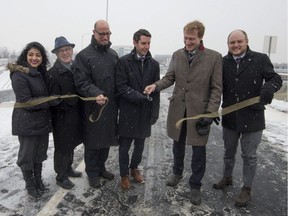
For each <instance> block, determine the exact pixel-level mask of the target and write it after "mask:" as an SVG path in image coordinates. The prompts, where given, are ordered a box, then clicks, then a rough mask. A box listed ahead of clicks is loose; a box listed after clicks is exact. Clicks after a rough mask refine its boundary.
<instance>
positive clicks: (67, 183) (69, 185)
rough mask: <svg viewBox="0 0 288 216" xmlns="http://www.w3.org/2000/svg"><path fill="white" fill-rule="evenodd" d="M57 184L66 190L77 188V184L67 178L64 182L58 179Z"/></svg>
mask: <svg viewBox="0 0 288 216" xmlns="http://www.w3.org/2000/svg"><path fill="white" fill-rule="evenodd" d="M56 184H57V185H59V186H60V187H62V188H64V189H66V190H71V189H72V188H73V187H74V186H75V184H74V183H73V182H71V181H70V180H69V179H68V178H65V179H63V180H57V179H56Z"/></svg>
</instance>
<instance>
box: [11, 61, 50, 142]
mask: <svg viewBox="0 0 288 216" xmlns="http://www.w3.org/2000/svg"><path fill="white" fill-rule="evenodd" d="M8 68H9V70H10V72H11V74H10V78H11V83H12V88H13V91H14V93H15V96H16V102H20V103H21V102H31V101H33V100H35V99H40V98H43V97H47V96H48V94H47V89H46V85H45V81H44V78H43V76H42V74H41V73H40V72H39V71H37V70H36V69H30V71H29V72H28V73H26V72H25V71H24V70H22V69H19V66H17V65H10V66H8ZM26 69H27V68H26ZM51 131H52V124H51V113H50V110H49V106H48V103H47V102H45V103H41V104H39V105H35V106H30V107H27V108H14V109H13V113H12V134H13V135H19V136H38V135H44V134H47V133H50V132H51Z"/></svg>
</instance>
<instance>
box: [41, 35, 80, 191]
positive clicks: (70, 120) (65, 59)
mask: <svg viewBox="0 0 288 216" xmlns="http://www.w3.org/2000/svg"><path fill="white" fill-rule="evenodd" d="M74 46H75V44H73V43H69V42H68V41H67V39H66V38H65V37H63V36H60V37H57V38H56V39H55V47H54V49H53V50H52V53H54V54H56V55H57V60H56V62H55V63H54V65H53V67H52V68H50V69H49V70H48V72H47V75H46V85H47V89H48V93H49V95H53V96H61V95H62V96H63V95H73V94H76V89H75V84H74V80H73V74H72V72H71V65H72V62H73V59H72V57H73V48H74ZM49 103H50V109H51V113H52V125H53V139H54V148H55V151H54V170H55V172H56V173H57V176H56V184H57V185H59V186H60V187H62V188H64V189H72V188H73V187H74V183H73V182H72V181H70V180H69V179H68V177H81V176H82V173H81V172H78V171H75V170H73V169H72V164H73V158H74V149H75V147H76V146H78V145H79V144H81V143H82V142H83V120H82V119H83V118H82V115H83V114H82V109H81V100H80V99H79V98H77V97H73V98H65V99H55V100H52V101H50V102H49Z"/></svg>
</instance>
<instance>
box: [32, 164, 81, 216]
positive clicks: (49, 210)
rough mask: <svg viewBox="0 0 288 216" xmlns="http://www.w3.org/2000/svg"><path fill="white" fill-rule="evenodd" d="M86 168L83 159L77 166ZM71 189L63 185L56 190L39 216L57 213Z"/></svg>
mask: <svg viewBox="0 0 288 216" xmlns="http://www.w3.org/2000/svg"><path fill="white" fill-rule="evenodd" d="M84 169H85V163H84V160H82V161H81V163H80V164H79V166H78V167H77V168H76V170H77V171H79V172H83V171H84ZM68 191H69V190H65V189H63V188H61V187H59V189H58V190H57V191H56V193H55V194H54V195H53V196H52V197H51V199H50V200H49V201H48V202H47V203H46V204H45V206H44V207H43V208H42V209H41V211H40V212H38V214H37V216H50V215H55V214H56V213H57V206H58V204H59V203H60V202H61V200H62V199H63V197H64V196H65V195H66V194H67V192H68Z"/></svg>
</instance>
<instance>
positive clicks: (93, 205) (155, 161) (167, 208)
mask: <svg viewBox="0 0 288 216" xmlns="http://www.w3.org/2000/svg"><path fill="white" fill-rule="evenodd" d="M163 95H165V93H164V94H162V101H161V113H160V119H159V121H158V122H157V124H156V125H155V126H154V128H153V134H152V136H151V137H150V138H149V139H147V142H146V146H145V150H144V155H143V162H142V164H141V165H142V167H140V168H141V169H142V170H143V174H144V176H145V179H146V182H145V184H136V183H133V184H132V188H131V190H129V191H127V192H124V191H122V190H121V189H120V187H119V180H120V177H119V168H118V149H117V148H116V147H113V148H111V153H110V157H109V160H108V162H107V168H108V169H109V170H111V171H113V172H114V173H115V175H116V178H115V179H114V180H112V181H106V180H103V181H102V185H103V186H102V187H101V188H100V189H93V188H90V187H89V185H88V181H87V179H86V178H87V177H86V174H85V173H84V176H83V177H82V178H80V179H73V181H74V182H75V184H76V187H75V189H73V190H71V191H66V190H63V189H59V188H58V187H57V186H56V185H55V180H54V177H51V178H48V179H46V182H47V180H48V181H49V184H50V192H49V193H48V194H46V195H45V196H44V197H43V198H42V199H41V200H40V201H36V202H35V201H31V200H30V201H26V200H25V201H23V203H19V204H18V209H12V210H7V209H4V207H3V206H2V208H1V206H0V215H1V212H4V213H3V215H37V214H38V215H55V216H62V215H69V216H70V215H71V216H72V215H77V216H78V215H79V216H80V215H81V216H88V215H89V216H90V215H103V216H104V215H105V216H106V215H107V216H108V215H109V216H150V215H151V216H164V215H165V216H187V215H195V216H201V215H207V216H208V215H210V216H233V215H235V216H236V215H237V216H238V215H247V216H248V215H249V216H285V215H287V157H286V154H285V152H281V150H280V149H277V148H274V147H273V148H272V147H271V146H270V145H269V143H267V142H266V141H265V140H263V142H262V143H261V145H260V147H259V151H258V155H259V158H258V163H259V166H258V172H257V176H256V178H255V182H254V186H253V189H252V201H251V203H250V205H249V206H248V207H244V208H237V207H235V206H234V202H233V199H234V197H235V196H236V195H237V193H238V192H239V190H240V188H241V182H242V181H241V177H242V174H241V173H242V160H241V156H240V154H238V156H237V162H236V167H235V172H234V185H233V186H231V187H229V188H227V189H225V190H215V189H213V188H212V184H213V183H214V182H216V181H218V180H219V179H220V178H221V174H222V161H223V160H222V157H223V142H222V139H221V127H220V126H213V127H212V130H211V135H210V138H209V143H208V146H207V169H206V174H205V177H204V179H203V187H202V192H203V201H202V204H201V205H200V206H195V205H192V204H191V203H190V200H189V197H190V189H189V185H188V179H189V176H190V173H191V171H190V170H191V169H190V159H191V153H192V152H191V148H190V147H187V150H186V157H185V172H184V178H183V179H182V181H181V182H180V183H179V185H177V186H176V187H175V188H171V187H167V186H166V185H165V181H166V179H167V176H168V175H169V174H171V171H172V162H173V160H172V150H171V146H172V141H171V140H170V139H169V138H167V136H166V115H167V110H168V106H167V105H168V102H167V100H166V99H167V97H163ZM82 154H83V148H81V147H80V148H78V149H77V152H76V161H78V164H80V166H79V167H78V169H79V170H83V169H84V165H83V163H82V164H81V159H82ZM22 192H23V191H22Z"/></svg>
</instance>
